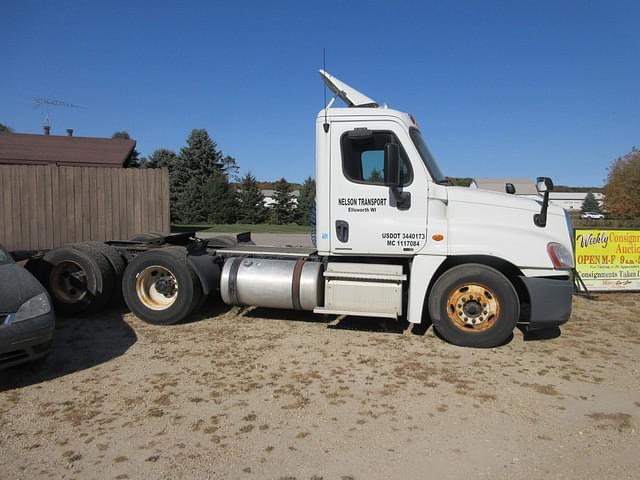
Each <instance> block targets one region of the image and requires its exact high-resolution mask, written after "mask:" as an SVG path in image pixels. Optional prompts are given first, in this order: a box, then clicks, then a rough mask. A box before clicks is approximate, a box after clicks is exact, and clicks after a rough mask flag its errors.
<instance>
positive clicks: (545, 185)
mask: <svg viewBox="0 0 640 480" xmlns="http://www.w3.org/2000/svg"><path fill="white" fill-rule="evenodd" d="M536 190H537V191H538V193H545V192H552V191H553V181H552V180H551V179H550V178H549V177H538V178H536Z"/></svg>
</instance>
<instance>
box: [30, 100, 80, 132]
mask: <svg viewBox="0 0 640 480" xmlns="http://www.w3.org/2000/svg"><path fill="white" fill-rule="evenodd" d="M49 107H68V108H85V107H83V106H81V105H74V104H73V103H69V102H65V101H63V100H55V99H53V98H45V97H33V108H39V109H42V111H43V112H44V126H45V127H50V126H51V123H50V121H49Z"/></svg>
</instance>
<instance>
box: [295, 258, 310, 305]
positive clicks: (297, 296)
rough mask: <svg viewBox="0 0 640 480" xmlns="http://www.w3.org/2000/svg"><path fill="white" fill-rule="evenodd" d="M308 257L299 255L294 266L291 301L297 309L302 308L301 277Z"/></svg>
mask: <svg viewBox="0 0 640 480" xmlns="http://www.w3.org/2000/svg"><path fill="white" fill-rule="evenodd" d="M306 260H307V257H299V258H298V259H297V260H296V264H295V265H294V267H293V281H292V282H291V301H292V302H293V308H294V309H295V310H302V305H300V277H301V276H302V267H304V262H305V261H306Z"/></svg>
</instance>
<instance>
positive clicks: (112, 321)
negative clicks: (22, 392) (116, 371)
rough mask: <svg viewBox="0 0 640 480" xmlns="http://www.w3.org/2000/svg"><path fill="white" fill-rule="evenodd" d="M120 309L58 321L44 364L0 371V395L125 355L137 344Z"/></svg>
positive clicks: (124, 311) (41, 362) (123, 311)
mask: <svg viewBox="0 0 640 480" xmlns="http://www.w3.org/2000/svg"><path fill="white" fill-rule="evenodd" d="M126 312H127V310H126V309H124V308H120V309H118V308H116V309H111V310H108V311H106V312H104V313H102V314H99V315H89V316H86V317H77V318H73V317H58V319H57V323H56V330H55V333H54V340H53V349H52V351H51V353H50V354H49V356H48V357H47V358H45V359H44V360H41V361H38V362H36V363H33V364H26V365H20V366H17V367H13V368H9V369H7V370H2V371H0V391H4V390H8V389H13V388H21V387H25V386H28V385H34V384H38V383H41V382H44V381H47V380H51V379H54V378H58V377H63V376H65V375H68V374H70V373H73V372H77V371H80V370H85V369H87V368H91V367H94V366H96V365H100V364H102V363H105V362H107V361H109V360H111V359H113V358H116V357H119V356H120V355H122V354H123V353H125V352H126V351H127V350H128V349H129V347H131V346H132V345H133V344H134V343H135V342H136V340H137V336H136V334H135V332H134V331H133V330H132V329H131V327H130V326H129V325H128V324H127V323H126V322H125V321H124V320H123V316H124V314H125V313H126Z"/></svg>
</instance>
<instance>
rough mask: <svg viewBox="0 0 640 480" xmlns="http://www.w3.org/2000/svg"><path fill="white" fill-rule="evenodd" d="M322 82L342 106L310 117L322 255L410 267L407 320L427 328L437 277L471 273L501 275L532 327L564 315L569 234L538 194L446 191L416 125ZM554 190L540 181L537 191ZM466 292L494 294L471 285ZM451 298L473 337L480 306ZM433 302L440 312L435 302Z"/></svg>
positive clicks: (566, 221)
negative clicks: (426, 307) (425, 321)
mask: <svg viewBox="0 0 640 480" xmlns="http://www.w3.org/2000/svg"><path fill="white" fill-rule="evenodd" d="M320 75H321V76H322V78H323V79H324V81H325V83H326V85H327V86H328V88H329V89H330V90H331V91H332V92H334V94H335V95H336V96H335V97H334V100H335V98H340V99H342V101H343V102H344V103H345V104H346V105H347V106H346V107H345V108H335V107H332V103H333V101H332V102H331V104H330V105H329V106H328V107H327V108H326V109H324V110H322V111H320V112H319V114H318V116H317V119H316V139H317V160H316V178H317V185H318V186H317V194H316V195H317V225H316V236H317V247H318V253H319V254H320V255H327V256H332V257H345V256H356V257H364V258H369V259H371V258H372V257H377V258H382V257H389V258H405V259H408V261H409V267H408V269H409V273H410V275H409V280H408V281H409V288H408V291H409V295H408V297H409V301H408V308H407V319H408V320H409V322H412V323H420V322H422V321H423V318H424V314H425V313H426V312H424V310H423V304H424V299H425V297H427V296H428V295H429V294H430V293H431V292H432V291H433V288H434V287H435V285H436V281H437V280H438V279H439V278H440V277H441V276H442V275H444V274H445V273H446V272H447V271H449V270H450V269H452V268H454V267H457V270H456V271H458V272H460V271H463V270H464V269H465V266H467V267H469V268H477V266H478V265H480V266H481V267H486V268H490V269H493V270H494V271H498V272H500V273H501V274H502V275H503V276H506V277H507V279H508V280H509V283H510V284H511V286H512V287H513V290H515V291H516V295H517V296H518V302H519V304H520V306H521V307H524V305H523V304H525V303H526V310H527V312H528V313H527V315H520V310H523V311H524V310H525V308H519V313H518V319H519V320H524V321H526V322H527V324H528V326H529V327H530V328H545V327H550V326H555V325H558V324H561V323H563V322H564V321H566V320H567V319H568V318H569V315H570V301H571V292H572V285H571V281H570V271H571V269H572V268H573V255H572V245H571V230H572V226H571V221H570V217H569V216H568V215H567V214H566V213H565V211H564V210H563V209H561V208H559V207H555V206H550V205H548V199H547V200H545V199H544V197H543V196H541V197H540V199H539V200H537V199H529V198H518V197H515V196H514V195H509V194H507V193H504V194H501V193H495V192H488V191H482V190H475V189H469V188H466V187H455V186H451V185H449V184H448V182H447V179H446V177H445V176H444V175H443V173H442V170H441V169H440V167H439V166H438V164H437V162H436V161H435V159H434V158H433V156H432V155H431V153H430V151H429V149H428V147H427V145H426V142H425V140H424V138H423V136H422V133H421V132H420V128H419V125H418V123H417V121H416V120H415V119H414V118H413V116H411V115H410V114H408V113H404V112H399V111H397V110H393V109H390V108H387V107H386V106H384V107H381V106H380V105H379V104H378V103H377V102H376V101H374V100H372V99H371V98H369V97H367V96H366V95H364V94H362V93H360V92H358V91H357V90H355V89H353V88H352V87H350V86H349V85H347V84H345V83H344V82H342V81H340V80H338V79H336V78H335V77H333V76H331V75H330V74H329V73H327V72H325V71H322V70H321V71H320ZM390 169H393V171H389V170H390ZM551 185H552V184H551V182H550V181H548V179H541V181H540V190H541V192H544V191H545V190H549V187H550V186H551ZM543 210H544V212H543ZM543 214H544V222H541V216H542V215H543ZM447 283H448V282H447ZM462 288H463V289H465V288H466V289H471V290H472V289H473V288H477V290H478V291H477V292H476V296H477V295H478V294H482V295H483V296H484V295H485V294H487V295H491V293H489V292H486V291H484V292H483V291H482V288H481V287H478V284H476V283H474V282H470V283H469V284H467V285H466V286H465V285H463V286H462ZM465 291H466V290H465ZM458 296H459V299H458V300H459V301H458V303H457V304H456V305H455V307H454V306H453V305H452V304H451V302H448V303H449V306H448V308H449V310H451V309H452V308H453V309H454V312H449V316H453V317H456V320H457V321H458V322H459V325H458V326H459V327H460V328H461V329H462V330H463V331H465V330H467V331H468V332H472V331H474V329H476V327H477V325H480V324H483V323H484V322H486V317H485V316H483V314H480V315H471V313H472V312H474V311H475V309H477V306H478V305H480V306H482V305H483V304H484V303H486V302H474V301H473V300H472V301H471V304H469V298H467V297H468V296H465V295H463V294H460V295H453V297H455V298H457V297H458ZM471 296H473V295H472V294H471ZM453 297H452V298H453ZM428 303H429V304H430V305H431V304H433V305H432V308H433V309H435V308H436V304H437V303H438V302H436V301H432V302H428ZM445 303H447V302H445ZM458 305H461V307H460V308H458ZM487 305H491V302H489V303H487ZM465 307H467V308H466V309H465ZM472 307H474V308H472ZM496 308H499V306H496ZM430 310H431V309H430ZM484 311H486V309H484V308H483V309H482V312H484ZM429 313H431V314H432V316H433V315H434V314H435V312H431V311H430V312H429ZM486 315H491V312H489V313H487V314H486ZM494 315H495V312H494ZM527 317H528V318H527ZM474 322H475V324H474Z"/></svg>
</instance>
